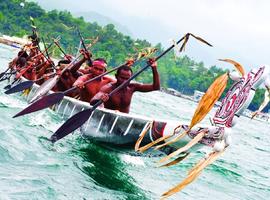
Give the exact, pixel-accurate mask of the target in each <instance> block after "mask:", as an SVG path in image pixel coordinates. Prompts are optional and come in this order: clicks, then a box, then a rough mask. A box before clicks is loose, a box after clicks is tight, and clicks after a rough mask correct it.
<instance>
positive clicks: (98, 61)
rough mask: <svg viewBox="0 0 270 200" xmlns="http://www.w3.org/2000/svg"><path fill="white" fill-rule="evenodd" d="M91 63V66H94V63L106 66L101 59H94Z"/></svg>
mask: <svg viewBox="0 0 270 200" xmlns="http://www.w3.org/2000/svg"><path fill="white" fill-rule="evenodd" d="M92 65H93V66H94V65H99V66H102V67H104V68H106V67H107V64H106V63H105V62H103V61H101V60H94V61H93V63H92Z"/></svg>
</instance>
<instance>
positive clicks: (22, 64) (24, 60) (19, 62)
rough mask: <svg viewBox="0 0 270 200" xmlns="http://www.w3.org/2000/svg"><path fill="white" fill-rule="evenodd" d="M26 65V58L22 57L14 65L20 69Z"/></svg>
mask: <svg viewBox="0 0 270 200" xmlns="http://www.w3.org/2000/svg"><path fill="white" fill-rule="evenodd" d="M25 63H26V58H24V57H20V58H19V59H18V60H17V61H16V64H17V65H20V66H21V67H23V66H24V65H25Z"/></svg>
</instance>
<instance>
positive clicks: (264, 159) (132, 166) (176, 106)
mask: <svg viewBox="0 0 270 200" xmlns="http://www.w3.org/2000/svg"><path fill="white" fill-rule="evenodd" d="M15 53H16V52H15V51H13V50H12V49H11V48H10V47H6V46H2V45H0V55H1V56H0V65H1V66H0V69H1V71H3V70H4V69H5V67H6V66H7V63H8V62H9V61H10V60H9V59H10V58H12V57H14V55H15ZM5 85H6V83H5V82H1V83H0V123H1V127H0V199H87V200H88V199H95V200H96V199H100V200H103V199H123V200H124V199H125V200H126V199H158V198H159V197H160V195H161V194H162V193H163V192H165V191H166V190H168V189H169V188H171V187H172V186H174V185H176V184H177V183H179V182H180V181H181V180H183V178H184V177H185V176H186V173H187V171H188V170H189V169H190V168H192V166H193V165H194V164H195V163H196V162H197V161H198V160H199V159H201V158H202V157H204V151H209V149H206V150H203V151H201V152H198V153H197V154H193V155H191V156H190V158H189V159H186V160H184V161H183V163H182V164H179V165H176V166H172V167H170V168H157V165H156V162H157V161H158V160H159V159H160V157H159V156H160V153H156V156H152V155H151V156H140V154H137V153H134V151H133V150H130V149H121V148H116V147H111V146H107V145H106V144H98V143H96V142H94V141H91V140H86V139H84V138H82V137H81V136H80V135H79V134H76V133H75V134H73V135H71V136H69V137H67V138H66V139H64V140H61V141H60V142H59V143H57V144H55V145H52V144H51V143H50V142H48V141H47V138H48V137H50V135H51V134H52V133H53V132H54V131H55V130H56V129H57V128H58V127H59V126H60V125H61V123H62V122H63V120H62V119H61V117H60V116H58V115H56V114H55V113H54V112H52V111H50V110H45V111H40V112H38V113H36V114H31V115H28V116H25V117H21V118H16V119H13V118H12V116H13V115H14V114H15V113H17V112H18V111H20V110H21V109H22V108H24V107H25V106H26V105H27V103H26V102H25V101H24V99H23V98H22V97H21V96H19V95H10V96H8V95H5V94H4V90H3V87H4V86H5ZM161 99H162V100H161ZM195 107H196V104H195V103H193V102H189V101H186V100H183V99H180V98H177V97H173V96H170V95H166V94H163V93H160V92H154V93H149V94H140V93H138V94H136V95H135V98H134V100H133V103H132V108H131V109H132V112H133V113H137V114H140V113H141V112H142V111H143V113H144V114H145V115H147V116H150V117H158V118H163V119H170V120H179V122H180V121H184V122H188V121H189V120H190V119H191V117H192V114H193V111H194V108H195ZM205 123H208V122H205ZM239 124H241V125H240V126H236V127H235V129H234V131H233V144H232V146H231V147H230V148H229V149H228V150H227V151H226V152H225V153H224V155H223V156H222V157H221V158H220V159H218V160H217V161H216V162H215V163H214V164H213V165H211V166H209V167H208V168H207V169H206V170H205V171H204V172H203V173H202V175H201V176H200V178H199V179H198V180H197V181H196V182H194V183H192V184H191V185H189V186H188V187H187V188H185V189H184V190H183V191H182V192H181V193H178V194H176V195H174V196H173V197H172V198H171V199H186V200H191V199H196V200H199V199H209V200H211V199H213V200H214V199H219V200H228V199H234V200H235V199H239V200H243V199H252V200H253V199H258V200H259V199H260V200H261V199H268V197H269V195H270V190H269V188H270V180H269V177H270V170H269V165H270V161H269V154H270V145H269V142H270V139H269V130H270V129H269V124H265V123H262V122H258V121H252V122H251V121H250V120H249V119H247V118H241V119H240V120H239Z"/></svg>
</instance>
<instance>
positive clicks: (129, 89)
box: [90, 59, 160, 113]
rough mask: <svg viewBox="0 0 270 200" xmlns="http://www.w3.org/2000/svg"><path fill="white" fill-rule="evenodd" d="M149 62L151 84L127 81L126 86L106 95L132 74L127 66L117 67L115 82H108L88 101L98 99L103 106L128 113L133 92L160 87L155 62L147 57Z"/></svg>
mask: <svg viewBox="0 0 270 200" xmlns="http://www.w3.org/2000/svg"><path fill="white" fill-rule="evenodd" d="M148 62H149V64H150V65H151V67H152V73H153V84H140V83H129V85H127V86H126V87H124V88H122V89H121V90H119V91H118V92H117V93H115V94H114V95H112V96H111V97H110V96H109V95H108V94H109V93H110V92H111V91H113V90H114V89H115V88H117V87H118V86H119V85H121V84H122V83H124V82H125V81H127V80H128V79H129V78H130V77H131V76H132V70H131V68H130V67H128V66H123V67H121V68H119V69H118V70H117V72H116V75H115V77H116V80H117V82H115V83H109V84H107V85H105V86H104V87H102V88H101V90H100V92H99V93H97V94H96V96H95V97H94V98H93V99H92V101H91V102H90V103H91V105H93V104H95V103H96V102H97V101H98V100H99V99H101V100H102V101H103V102H104V107H105V108H108V109H111V110H119V111H120V112H124V113H129V108H130V103H131V99H132V95H133V93H134V92H136V91H138V92H151V91H154V90H159V89H160V81H159V75H158V71H157V63H156V61H155V60H154V59H149V61H148Z"/></svg>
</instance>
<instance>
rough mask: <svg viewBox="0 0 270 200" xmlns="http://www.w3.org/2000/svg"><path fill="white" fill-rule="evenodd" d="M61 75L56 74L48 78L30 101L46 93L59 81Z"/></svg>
mask: <svg viewBox="0 0 270 200" xmlns="http://www.w3.org/2000/svg"><path fill="white" fill-rule="evenodd" d="M59 78H60V77H59V76H58V75H56V76H54V77H52V78H50V79H48V80H46V81H45V82H44V83H43V84H42V85H41V86H40V87H39V88H38V89H37V91H36V92H35V94H34V95H33V97H32V98H31V99H30V103H33V102H35V101H36V100H37V99H39V98H40V97H42V96H44V95H46V94H47V93H48V92H49V91H50V90H51V89H52V88H53V87H54V86H55V85H56V83H57V82H58V80H59Z"/></svg>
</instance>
